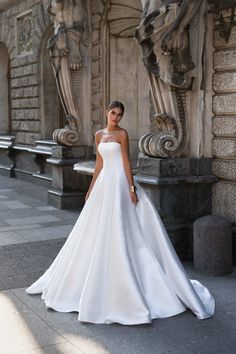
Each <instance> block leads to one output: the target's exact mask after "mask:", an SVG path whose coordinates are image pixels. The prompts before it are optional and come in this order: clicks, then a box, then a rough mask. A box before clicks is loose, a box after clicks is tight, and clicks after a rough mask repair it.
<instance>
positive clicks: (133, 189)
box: [129, 186, 137, 193]
mask: <svg viewBox="0 0 236 354" xmlns="http://www.w3.org/2000/svg"><path fill="white" fill-rule="evenodd" d="M136 189H137V188H136V186H129V190H130V192H132V193H134V192H136Z"/></svg>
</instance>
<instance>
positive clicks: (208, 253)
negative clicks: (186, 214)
mask: <svg viewBox="0 0 236 354" xmlns="http://www.w3.org/2000/svg"><path fill="white" fill-rule="evenodd" d="M193 240H194V246H193V250H194V267H195V269H196V270H197V271H198V272H200V273H202V274H207V275H211V276H217V275H226V274H230V273H232V271H233V262H232V226H231V222H230V221H229V220H227V219H225V218H223V217H221V216H218V215H207V216H203V217H201V218H199V219H198V220H196V221H195V222H194V232H193Z"/></svg>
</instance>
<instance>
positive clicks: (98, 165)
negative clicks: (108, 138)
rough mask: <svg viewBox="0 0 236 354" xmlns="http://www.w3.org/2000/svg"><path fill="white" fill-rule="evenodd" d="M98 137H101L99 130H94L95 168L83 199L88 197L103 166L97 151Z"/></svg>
mask: <svg viewBox="0 0 236 354" xmlns="http://www.w3.org/2000/svg"><path fill="white" fill-rule="evenodd" d="M100 137H101V133H100V131H98V132H96V134H95V144H96V164H95V169H94V173H93V178H92V181H91V183H90V186H89V189H88V191H87V193H86V196H85V201H86V200H87V199H88V197H89V195H90V193H91V190H92V188H93V185H94V183H95V181H96V179H97V177H98V175H99V173H100V172H101V169H102V167H103V160H102V156H101V155H100V153H99V151H98V144H99V142H100Z"/></svg>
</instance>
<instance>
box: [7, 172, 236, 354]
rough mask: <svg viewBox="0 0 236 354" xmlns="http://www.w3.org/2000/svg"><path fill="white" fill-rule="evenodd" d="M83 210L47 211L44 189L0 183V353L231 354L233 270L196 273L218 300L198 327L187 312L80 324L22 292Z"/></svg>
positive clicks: (235, 330) (235, 326)
mask: <svg viewBox="0 0 236 354" xmlns="http://www.w3.org/2000/svg"><path fill="white" fill-rule="evenodd" d="M78 215H79V210H73V211H65V210H64V211H62V210H58V209H56V208H54V207H51V206H48V205H47V190H46V189H45V188H44V187H40V186H35V185H33V184H30V183H28V182H22V181H19V180H16V179H9V178H5V177H2V176H0V269H1V272H0V353H1V354H7V353H15V354H20V353H25V354H43V353H46V354H75V353H76V354H77V353H78V354H79V353H80V354H83V353H86V354H105V353H106V354H164V353H179V354H191V353H200V354H205V353H206V354H208V353H214V354H234V353H236V270H235V271H234V273H233V274H232V275H230V276H227V277H215V278H213V277H207V276H202V275H199V274H197V273H196V272H195V271H194V270H193V267H192V264H191V263H184V266H185V268H186V270H187V272H188V274H189V276H190V277H191V278H194V279H198V280H200V281H202V282H203V283H204V284H205V285H206V286H207V287H208V288H209V290H210V291H212V293H213V294H214V296H215V299H216V314H215V316H214V317H213V318H212V319H208V320H204V321H199V320H197V319H196V317H195V316H194V315H193V314H192V313H191V312H190V311H186V312H185V313H183V314H181V315H178V316H174V317H171V318H167V319H158V320H154V321H153V323H152V324H151V325H139V326H122V325H119V324H112V325H93V324H85V323H80V322H78V320H77V313H58V312H55V311H53V310H50V309H46V307H45V305H44V303H43V302H42V300H41V298H40V296H39V295H38V296H30V295H27V294H26V292H25V288H26V287H27V286H29V285H30V284H31V283H32V282H33V281H34V280H36V279H37V278H38V277H39V276H40V274H42V273H43V272H44V271H45V270H46V269H47V268H48V266H49V265H50V263H51V262H52V261H53V259H54V257H55V256H56V254H57V253H58V251H59V249H60V248H61V246H62V244H63V243H64V242H65V239H66V237H67V236H68V234H69V233H70V230H71V229H72V227H73V225H74V223H75V220H76V219H77V217H78Z"/></svg>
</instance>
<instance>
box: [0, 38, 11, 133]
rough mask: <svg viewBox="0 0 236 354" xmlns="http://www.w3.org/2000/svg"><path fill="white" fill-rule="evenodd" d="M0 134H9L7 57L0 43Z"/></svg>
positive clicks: (3, 45)
mask: <svg viewBox="0 0 236 354" xmlns="http://www.w3.org/2000/svg"><path fill="white" fill-rule="evenodd" d="M0 107H1V108H0V134H8V133H9V132H10V129H11V126H10V110H9V55H8V50H7V47H6V46H5V44H3V43H1V42H0Z"/></svg>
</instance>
